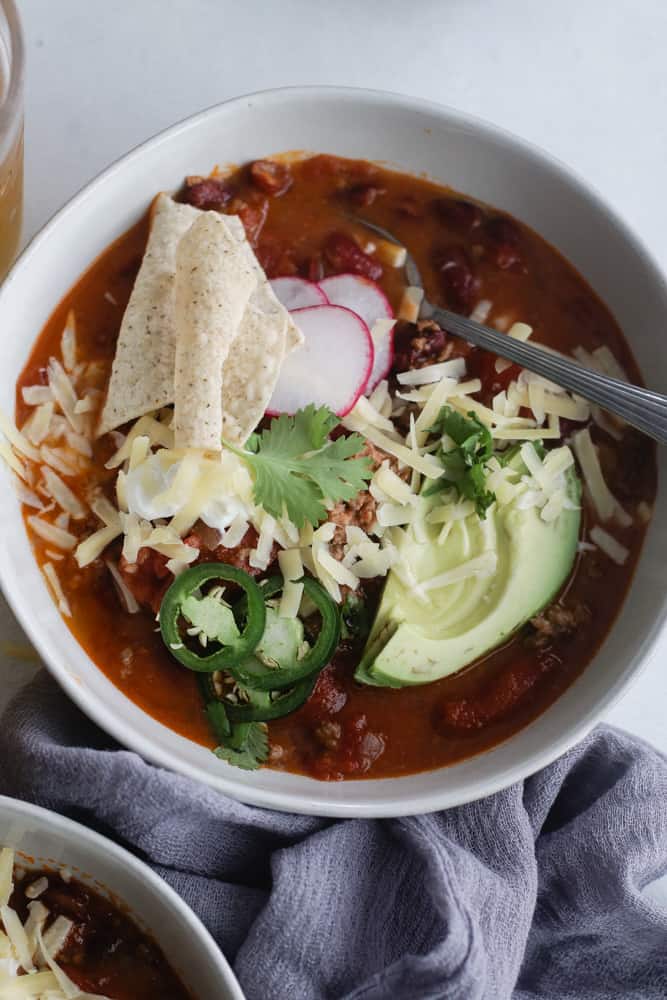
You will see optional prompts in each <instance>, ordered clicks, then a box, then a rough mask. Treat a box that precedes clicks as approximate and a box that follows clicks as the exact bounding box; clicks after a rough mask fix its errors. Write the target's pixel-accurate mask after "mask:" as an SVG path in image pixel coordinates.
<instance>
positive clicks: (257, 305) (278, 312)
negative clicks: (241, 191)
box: [222, 215, 301, 444]
mask: <svg viewBox="0 0 667 1000" xmlns="http://www.w3.org/2000/svg"><path fill="white" fill-rule="evenodd" d="M226 221H227V224H228V225H229V228H230V229H231V230H232V232H233V233H234V235H235V236H236V237H237V239H238V241H239V245H240V246H242V248H243V250H244V253H245V254H246V257H247V259H248V261H249V262H250V264H251V266H252V268H253V270H254V272H255V274H256V276H257V288H256V289H255V291H254V292H253V293H252V295H251V297H250V301H249V303H248V305H247V307H246V311H245V313H244V315H243V319H242V321H241V329H240V331H239V336H238V339H237V341H236V343H235V344H234V350H233V351H232V352H231V353H230V354H229V356H228V358H227V360H226V362H225V365H224V369H223V387H222V409H223V422H222V428H223V431H222V432H223V437H224V438H226V440H228V441H230V442H231V443H232V444H245V442H246V440H247V439H248V436H249V435H250V433H251V432H252V431H253V430H254V429H255V427H256V426H257V424H258V423H259V421H260V420H261V418H262V416H263V415H264V412H265V410H266V407H267V404H268V402H269V400H270V399H271V396H272V394H273V389H274V387H275V384H276V382H277V381H278V376H279V374H280V367H281V365H282V363H283V359H284V357H285V354H286V338H287V335H288V322H291V317H290V315H289V313H288V312H287V310H286V309H285V307H284V306H283V305H282V303H280V302H279V301H278V299H277V298H276V296H275V293H274V291H273V289H272V288H271V285H270V283H269V281H268V279H267V277H266V275H265V274H264V271H263V270H262V268H261V267H260V265H259V263H258V261H257V258H256V257H255V254H254V253H253V251H252V248H251V246H250V244H249V243H248V241H247V239H246V235H245V229H244V228H243V223H242V222H241V220H240V219H239V218H238V216H235V215H232V216H229V217H228V218H227V220H226ZM298 335H299V337H301V334H300V332H299V333H298Z"/></svg>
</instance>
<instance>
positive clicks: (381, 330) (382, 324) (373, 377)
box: [366, 319, 396, 395]
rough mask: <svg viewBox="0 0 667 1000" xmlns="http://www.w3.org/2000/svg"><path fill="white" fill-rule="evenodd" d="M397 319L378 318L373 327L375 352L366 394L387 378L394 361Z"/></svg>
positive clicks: (372, 334) (372, 335) (372, 337)
mask: <svg viewBox="0 0 667 1000" xmlns="http://www.w3.org/2000/svg"><path fill="white" fill-rule="evenodd" d="M395 324H396V320H395V319H377V320H376V321H375V323H374V324H373V327H372V329H371V339H372V341H373V348H374V352H375V360H374V362H373V370H372V372H371V374H370V376H369V379H368V385H367V386H366V394H367V395H368V394H370V393H371V392H372V391H373V389H374V388H375V386H376V385H377V384H378V382H381V381H382V379H383V378H386V377H387V375H388V374H389V372H390V371H391V366H392V365H393V363H394V326H395Z"/></svg>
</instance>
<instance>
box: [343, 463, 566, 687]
mask: <svg viewBox="0 0 667 1000" xmlns="http://www.w3.org/2000/svg"><path fill="white" fill-rule="evenodd" d="M566 477H567V492H568V496H569V497H570V499H572V500H573V501H574V502H575V503H576V504H577V509H574V510H570V509H565V510H563V511H562V512H561V513H560V514H559V516H558V517H557V518H556V519H555V520H554V521H551V522H549V523H547V522H546V521H544V520H542V518H541V516H540V512H539V510H537V509H536V508H534V507H533V508H529V509H527V510H521V509H519V508H518V507H517V506H516V505H515V504H509V505H507V506H504V507H503V506H499V505H498V504H497V503H495V504H494V505H493V506H492V507H491V508H490V509H489V510H488V512H487V517H486V519H485V520H480V518H478V517H477V515H476V514H474V513H473V514H470V515H469V516H468V517H466V518H464V519H461V520H459V521H456V522H455V523H454V524H453V525H452V528H451V530H450V532H449V535H448V537H447V539H446V541H445V542H444V544H438V535H439V533H440V529H441V527H442V525H441V524H431V523H429V522H428V519H427V515H428V512H429V509H432V506H433V505H432V504H428V503H426V504H424V510H423V512H422V514H421V517H422V518H423V529H424V532H425V534H426V539H427V540H426V542H423V543H421V544H419V543H417V542H415V541H414V538H412V537H410V535H408V534H407V533H406V535H405V536H404V539H403V542H402V543H401V546H400V547H399V554H400V555H401V556H403V554H405V555H406V557H407V559H408V561H409V564H410V567H411V570H412V573H413V575H414V578H415V580H416V581H418V582H423V581H427V580H432V579H433V578H434V577H437V576H439V575H440V574H442V573H447V572H450V571H454V573H453V574H452V575H453V576H454V578H455V577H456V570H457V567H460V566H462V565H463V564H466V565H467V566H468V567H470V566H479V568H480V572H479V573H477V574H476V575H474V576H466V577H465V578H463V579H460V580H458V581H456V579H454V581H453V582H448V583H447V585H444V586H439V587H437V588H435V589H430V590H428V593H426V594H425V593H424V592H422V593H421V594H420V593H419V591H418V589H417V588H416V587H415V586H414V583H413V584H411V585H408V584H406V582H404V580H402V579H400V578H399V576H398V574H397V573H396V572H393V571H391V572H390V574H389V576H388V578H387V583H386V585H385V589H384V592H383V595H382V599H381V601H380V606H379V609H378V613H377V615H376V618H375V622H374V624H373V628H372V630H371V634H370V636H369V638H368V642H367V644H366V648H365V650H364V653H363V656H362V659H361V661H360V664H359V666H358V668H357V671H356V673H355V678H356V680H357V681H359V682H360V683H363V684H374V685H380V686H385V687H404V686H407V685H414V684H428V683H430V682H432V681H436V680H440V679H441V678H442V677H447V676H448V675H450V674H454V673H456V672H457V671H458V670H461V668H462V667H465V666H466V665H467V664H469V663H472V662H473V661H474V660H477V659H478V658H479V657H481V656H483V655H484V654H485V653H488V652H489V651H490V650H492V649H495V648H496V647H497V646H500V645H502V644H503V643H504V642H506V641H507V640H508V639H509V638H510V637H511V636H512V634H513V633H514V632H516V630H517V629H519V628H520V627H521V626H522V625H523V624H525V622H527V621H528V620H529V619H530V618H532V617H533V616H534V615H536V614H537V613H538V612H539V611H541V610H542V608H544V607H545V606H546V605H547V604H549V602H550V601H551V600H552V599H553V598H554V597H555V596H556V595H557V594H558V592H559V591H560V590H561V588H562V586H563V584H564V583H565V581H566V580H567V578H568V576H569V575H570V572H571V570H572V566H573V564H574V560H575V557H576V553H577V542H578V539H579V528H580V518H581V511H580V510H579V508H578V504H579V500H580V495H581V487H580V483H579V480H578V478H577V475H576V473H575V472H574V470H573V469H572V468H571V469H570V470H569V471H568V472H567V474H566ZM492 553H495V556H496V560H495V570H493V572H491V573H489V572H488V568H487V570H486V572H485V566H486V567H488V565H489V563H490V564H491V565H493V555H492ZM473 561H474V562H473ZM450 581H451V576H450Z"/></svg>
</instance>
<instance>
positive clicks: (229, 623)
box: [159, 562, 266, 673]
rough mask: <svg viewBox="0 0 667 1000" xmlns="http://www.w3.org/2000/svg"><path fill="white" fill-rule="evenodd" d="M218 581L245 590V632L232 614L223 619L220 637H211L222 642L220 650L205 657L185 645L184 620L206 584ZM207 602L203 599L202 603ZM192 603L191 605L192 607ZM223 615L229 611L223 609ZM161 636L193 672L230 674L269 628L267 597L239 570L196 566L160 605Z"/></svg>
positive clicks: (223, 565) (218, 565)
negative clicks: (227, 672)
mask: <svg viewBox="0 0 667 1000" xmlns="http://www.w3.org/2000/svg"><path fill="white" fill-rule="evenodd" d="M215 580H226V581H229V582H230V583H235V584H236V585H237V586H239V587H240V588H241V589H242V590H243V594H244V601H245V616H244V625H243V629H242V630H239V629H238V628H237V627H236V625H235V623H234V621H233V616H232V615H231V612H230V614H229V615H228V616H227V615H220V616H219V627H220V634H218V635H215V636H209V638H210V639H212V640H214V641H215V640H218V642H219V643H220V645H219V647H218V648H217V649H215V650H214V652H212V653H204V652H202V653H201V654H200V653H198V652H196V651H194V650H192V649H190V648H189V647H188V646H186V644H185V642H184V641H183V637H182V635H181V631H180V619H181V618H186V619H188V614H187V610H188V609H190V610H191V611H192V609H193V604H192V603H191V602H192V601H194V602H195V605H194V606H196V603H197V598H196V592H197V591H198V590H199V588H200V587H201V586H203V584H205V583H210V582H211V581H215ZM204 601H206V598H203V599H202V601H201V603H202V604H203V602H204ZM189 602H190V603H189ZM218 610H219V611H222V610H224V611H225V612H226V611H227V608H226V606H224V605H220V606H219V609H218ZM159 622H160V632H161V633H162V639H163V641H164V643H165V645H166V646H167V649H168V650H169V652H170V653H171V654H172V656H174V657H175V658H176V659H177V660H178V661H179V662H180V663H182V664H183V666H185V667H188V669H190V670H195V671H197V672H200V673H201V672H203V673H213V671H214V670H229V668H230V666H232V665H233V664H234V663H238V662H239V660H243V659H245V658H247V657H248V656H250V654H251V653H252V652H253V650H254V649H255V647H256V646H257V643H258V642H259V641H260V639H261V638H262V636H263V634H264V626H265V624H266V608H265V606H264V594H263V593H262V591H261V590H260V588H259V587H258V585H257V584H256V583H255V581H254V580H253V578H252V577H251V576H250V575H249V574H248V573H244V572H243V570H241V569H236V567H235V566H229V565H228V564H227V563H221V562H212V563H201V564H200V565H199V566H192V567H190V569H186V570H185V571H184V572H183V573H181V575H180V576H178V577H177V578H176V579H175V580H174V582H173V583H172V585H171V586H170V588H169V590H168V591H167V592H166V594H165V595H164V597H163V598H162V604H161V605H160V614H159Z"/></svg>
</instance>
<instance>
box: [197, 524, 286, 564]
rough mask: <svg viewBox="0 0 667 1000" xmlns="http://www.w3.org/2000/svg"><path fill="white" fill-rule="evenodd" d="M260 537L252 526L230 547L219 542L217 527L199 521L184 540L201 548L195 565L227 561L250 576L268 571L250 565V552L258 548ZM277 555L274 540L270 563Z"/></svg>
mask: <svg viewBox="0 0 667 1000" xmlns="http://www.w3.org/2000/svg"><path fill="white" fill-rule="evenodd" d="M258 538H259V536H258V534H257V532H256V531H255V529H254V528H252V527H250V528H248V530H247V531H246V533H245V535H244V536H243V538H242V539H241V541H240V542H239V544H238V545H235V546H234V548H231V549H228V548H226V547H225V546H224V545H220V544H219V543H220V535H219V534H218V532H217V531H215V529H211V528H209V527H208V525H205V524H202V522H197V524H195V526H194V528H193V529H192V531H191V532H190V534H189V535H188V536H187V538H184V539H183V541H184V543H185V544H186V545H191V546H192V547H193V548H196V549H199V556H198V558H197V559H196V560H195V563H194V565H196V564H197V563H202V562H223V563H227V565H228V566H235V567H236V568H237V569H242V570H243V571H244V572H245V573H248V574H249V575H250V576H260V575H261V574H263V573H265V572H266V571H265V570H262V569H257V568H256V567H255V566H251V565H250V554H251V552H252V550H253V549H255V548H257V541H258ZM216 543H217V544H216ZM277 556H278V546H277V544H276V543H275V542H274V543H273V548H272V550H271V555H270V557H269V565H271V563H273V562H274V561H275V559H276V558H277Z"/></svg>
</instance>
